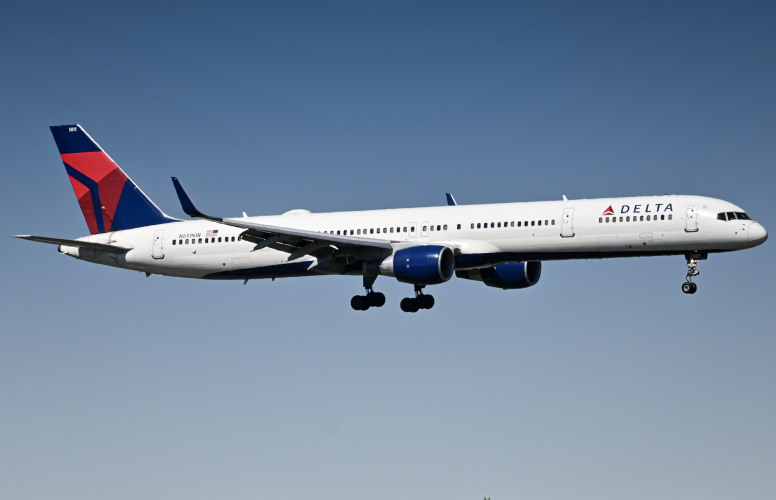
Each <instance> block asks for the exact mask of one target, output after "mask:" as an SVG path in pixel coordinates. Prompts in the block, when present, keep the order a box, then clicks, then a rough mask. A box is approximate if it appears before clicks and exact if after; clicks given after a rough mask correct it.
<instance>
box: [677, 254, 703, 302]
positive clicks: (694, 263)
mask: <svg viewBox="0 0 776 500" xmlns="http://www.w3.org/2000/svg"><path fill="white" fill-rule="evenodd" d="M685 257H687V278H686V279H687V281H685V282H684V283H682V291H683V292H684V293H688V294H691V295H692V294H693V293H695V292H697V291H698V285H697V284H695V283H693V282H692V279H693V277H695V276H698V275H699V274H700V273H701V272H700V271H698V261H699V260H704V259H706V258H707V257H708V254H705V253H700V252H695V253H688V254H687V255H686V256H685Z"/></svg>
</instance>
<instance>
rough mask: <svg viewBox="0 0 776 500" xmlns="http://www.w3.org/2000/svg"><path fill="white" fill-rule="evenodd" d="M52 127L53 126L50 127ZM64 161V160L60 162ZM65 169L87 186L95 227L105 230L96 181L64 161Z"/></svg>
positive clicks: (102, 231) (68, 173)
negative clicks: (95, 222) (95, 220)
mask: <svg viewBox="0 0 776 500" xmlns="http://www.w3.org/2000/svg"><path fill="white" fill-rule="evenodd" d="M51 128H52V129H53V128H54V127H51ZM62 163H65V162H62ZM65 170H66V171H67V175H69V176H70V177H72V178H73V179H75V180H77V181H78V182H80V183H81V184H83V185H84V186H86V187H87V188H89V194H91V195H92V207H93V208H94V214H95V218H96V219H97V229H99V231H100V232H101V233H104V232H105V224H104V223H103V218H102V202H101V201H100V187H99V185H98V184H97V181H93V180H92V179H90V178H88V177H87V176H85V175H84V174H82V173H81V172H79V171H78V170H76V169H74V168H73V167H71V166H70V165H68V164H67V163H65Z"/></svg>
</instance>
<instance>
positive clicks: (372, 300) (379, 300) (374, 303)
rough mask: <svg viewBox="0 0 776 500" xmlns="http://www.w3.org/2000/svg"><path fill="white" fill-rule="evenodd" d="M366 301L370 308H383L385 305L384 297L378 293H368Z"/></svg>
mask: <svg viewBox="0 0 776 500" xmlns="http://www.w3.org/2000/svg"><path fill="white" fill-rule="evenodd" d="M366 301H367V303H368V304H369V306H370V307H383V306H384V305H385V295H384V294H383V293H380V292H370V293H369V294H367V296H366Z"/></svg>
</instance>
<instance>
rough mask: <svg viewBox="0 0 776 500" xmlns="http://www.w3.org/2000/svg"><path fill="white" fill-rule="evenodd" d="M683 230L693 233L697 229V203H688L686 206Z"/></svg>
mask: <svg viewBox="0 0 776 500" xmlns="http://www.w3.org/2000/svg"><path fill="white" fill-rule="evenodd" d="M684 230H685V231H687V232H688V233H694V232H695V231H697V230H698V205H690V206H689V207H687V217H686V218H685V223H684Z"/></svg>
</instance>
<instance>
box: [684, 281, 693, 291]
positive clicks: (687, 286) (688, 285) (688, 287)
mask: <svg viewBox="0 0 776 500" xmlns="http://www.w3.org/2000/svg"><path fill="white" fill-rule="evenodd" d="M694 284H695V283H690V282H689V281H685V282H684V283H682V291H683V292H684V293H693V287H692V286H693V285H694Z"/></svg>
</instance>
